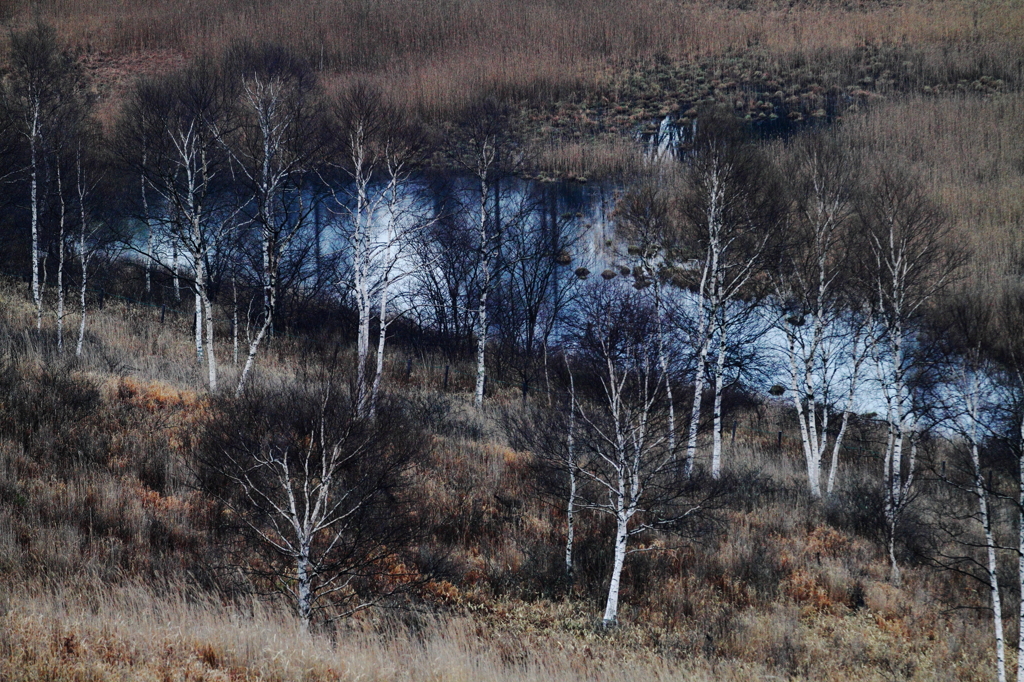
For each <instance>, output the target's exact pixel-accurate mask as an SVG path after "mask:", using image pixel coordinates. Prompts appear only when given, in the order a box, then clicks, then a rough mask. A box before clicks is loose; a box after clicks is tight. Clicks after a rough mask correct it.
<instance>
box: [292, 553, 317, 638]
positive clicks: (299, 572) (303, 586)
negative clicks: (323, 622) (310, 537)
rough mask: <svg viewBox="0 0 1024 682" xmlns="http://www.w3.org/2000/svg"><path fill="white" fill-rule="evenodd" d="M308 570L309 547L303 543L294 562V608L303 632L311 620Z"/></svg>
mask: <svg viewBox="0 0 1024 682" xmlns="http://www.w3.org/2000/svg"><path fill="white" fill-rule="evenodd" d="M310 568H311V567H310V561H309V547H308V543H304V544H303V549H302V553H301V554H300V555H299V556H298V557H297V558H296V561H295V583H296V585H295V587H296V590H297V595H296V596H297V602H296V606H297V609H298V612H299V620H300V621H302V628H303V629H304V630H308V629H309V624H310V620H312V616H313V590H312V575H311V573H312V572H311V570H310Z"/></svg>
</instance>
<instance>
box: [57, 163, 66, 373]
mask: <svg viewBox="0 0 1024 682" xmlns="http://www.w3.org/2000/svg"><path fill="white" fill-rule="evenodd" d="M57 198H58V201H59V202H60V210H59V213H58V216H57V248H58V253H57V352H58V353H64V251H65V249H64V225H65V222H66V220H67V202H66V201H65V200H64V183H63V181H62V178H61V173H60V164H59V162H58V164H57Z"/></svg>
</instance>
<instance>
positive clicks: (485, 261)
mask: <svg viewBox="0 0 1024 682" xmlns="http://www.w3.org/2000/svg"><path fill="white" fill-rule="evenodd" d="M486 173H487V171H486V170H484V171H483V173H481V176H482V177H481V180H480V254H481V260H480V268H481V270H482V271H483V272H482V283H481V287H480V301H479V304H478V308H477V324H476V389H475V391H474V401H475V403H476V406H477V407H482V406H483V404H484V381H485V380H486V379H487V366H486V364H485V362H486V357H485V352H486V350H487V292H488V289H490V286H491V262H490V261H491V254H490V243H489V239H488V234H487V197H488V195H489V194H490V188H489V186H488V182H487V175H486Z"/></svg>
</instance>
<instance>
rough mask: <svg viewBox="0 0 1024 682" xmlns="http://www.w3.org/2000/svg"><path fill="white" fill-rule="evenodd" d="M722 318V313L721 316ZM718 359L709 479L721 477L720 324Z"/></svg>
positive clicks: (723, 345) (722, 377) (722, 335)
mask: <svg viewBox="0 0 1024 682" xmlns="http://www.w3.org/2000/svg"><path fill="white" fill-rule="evenodd" d="M722 315H723V317H724V313H723V314H722ZM718 334H719V336H718V359H717V362H716V363H715V407H714V412H715V414H714V417H715V423H714V427H713V428H714V435H713V439H714V444H713V446H712V450H711V477H712V478H720V477H721V476H722V386H723V383H724V380H725V349H726V326H725V324H724V321H723V324H721V325H720V326H719V330H718Z"/></svg>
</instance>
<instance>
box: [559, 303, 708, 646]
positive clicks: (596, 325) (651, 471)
mask: <svg viewBox="0 0 1024 682" xmlns="http://www.w3.org/2000/svg"><path fill="white" fill-rule="evenodd" d="M626 291H628V290H626ZM589 294H590V298H589V299H588V300H587V302H586V304H585V306H586V311H585V314H586V317H585V319H586V322H585V328H584V329H583V330H582V336H581V338H580V359H581V361H582V367H581V368H580V371H581V372H585V373H586V374H587V375H588V376H589V377H591V380H590V384H591V387H590V388H591V390H590V391H589V395H583V392H582V391H581V392H580V394H578V398H579V402H578V403H577V415H578V418H577V419H575V420H574V427H575V430H574V433H573V446H574V448H578V449H579V450H578V455H577V460H576V461H577V462H578V466H577V467H576V469H575V471H576V472H577V474H578V477H579V479H580V483H581V485H580V486H579V492H578V498H577V499H578V500H579V507H580V508H581V509H589V510H593V511H596V512H598V513H601V514H604V515H607V516H609V517H611V518H612V519H614V521H615V534H614V539H613V561H612V572H611V576H610V580H609V586H608V594H607V599H606V601H605V609H604V616H603V622H604V625H605V626H606V627H610V626H614V625H615V624H616V622H617V619H618V611H619V594H620V590H621V582H622V569H623V566H624V565H625V561H626V558H627V556H628V555H630V554H632V553H635V552H638V551H645V550H646V549H647V548H646V547H644V546H642V545H640V546H631V544H632V543H631V539H634V540H633V542H636V540H635V538H638V536H642V535H644V534H651V533H656V532H658V531H677V532H678V531H680V530H681V529H684V528H687V527H689V524H693V523H694V522H695V521H696V520H697V518H698V517H699V515H700V514H701V513H702V512H704V511H706V510H707V509H708V508H709V507H710V506H711V504H712V503H713V501H714V499H715V498H716V497H717V496H718V495H719V494H721V488H719V487H715V486H712V485H708V484H707V483H706V482H705V481H703V480H701V477H699V476H692V477H689V478H684V477H683V476H681V471H680V469H681V465H682V461H681V460H679V459H678V458H676V457H675V456H673V453H672V452H670V450H669V448H668V431H667V428H666V427H667V421H666V415H667V409H666V403H665V395H666V394H665V380H666V378H665V376H664V374H663V373H662V372H661V370H660V366H659V363H658V358H657V338H656V336H657V335H656V333H655V330H656V327H655V325H654V324H653V320H652V311H650V310H649V309H646V310H645V306H643V305H642V303H641V302H640V299H639V296H638V294H635V293H633V294H628V293H624V290H623V289H622V288H621V287H618V286H616V285H615V284H609V283H597V284H596V286H594V287H592V288H591V290H590V292H589ZM576 386H577V387H578V384H577V385H576Z"/></svg>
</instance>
